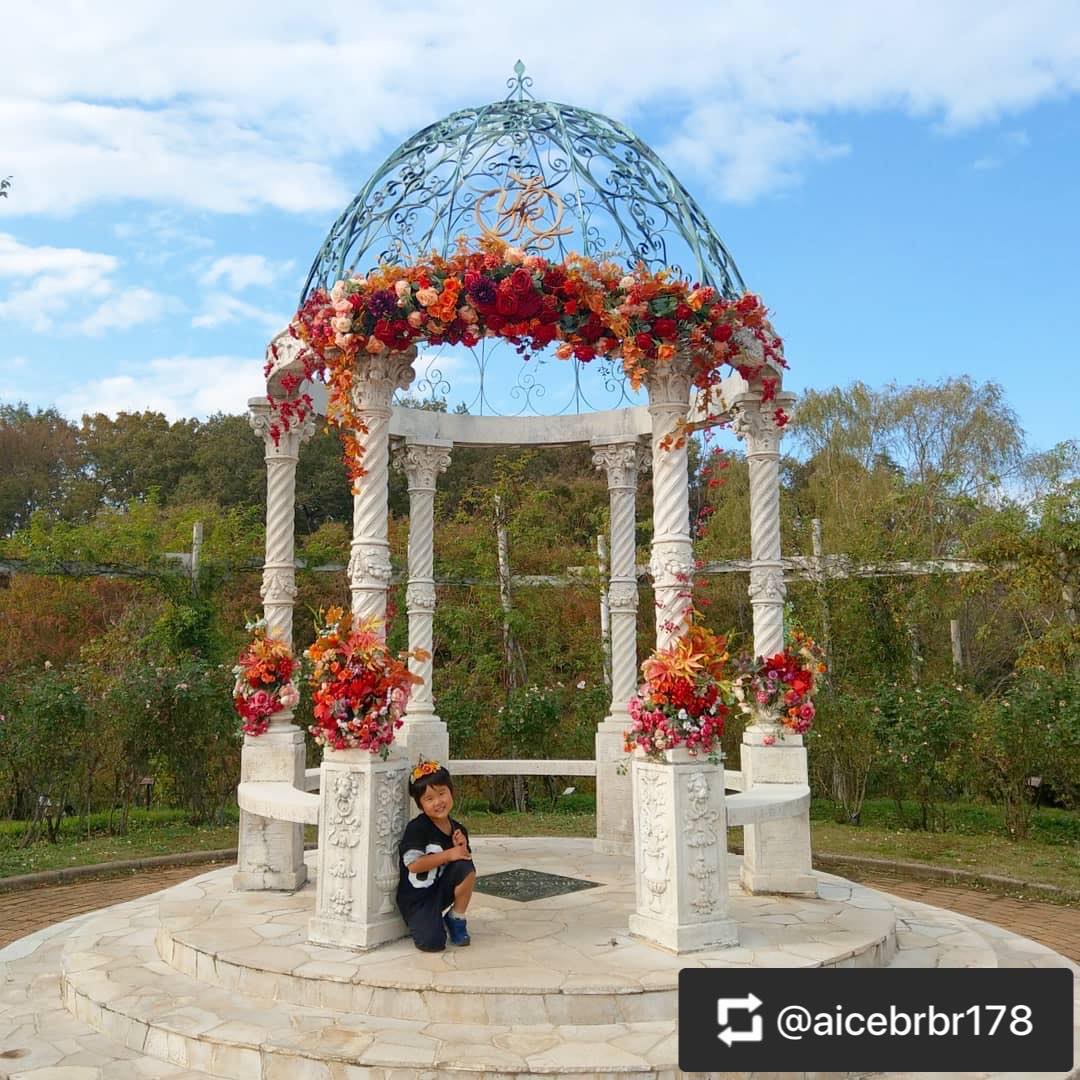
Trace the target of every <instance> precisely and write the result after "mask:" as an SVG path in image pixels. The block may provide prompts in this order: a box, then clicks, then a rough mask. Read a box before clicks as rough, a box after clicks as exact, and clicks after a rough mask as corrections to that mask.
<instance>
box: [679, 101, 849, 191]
mask: <svg viewBox="0 0 1080 1080" xmlns="http://www.w3.org/2000/svg"><path fill="white" fill-rule="evenodd" d="M848 151H849V148H848V147H847V146H844V145H838V144H830V143H827V142H825V141H824V140H823V139H822V138H821V137H820V136H819V135H818V134H817V132H816V131H815V130H814V128H813V127H812V126H811V125H810V124H809V123H808V122H807V121H805V120H792V119H785V118H782V117H777V116H768V115H760V116H753V115H750V114H749V113H747V112H746V110H745V109H741V108H737V107H733V106H730V105H705V106H702V107H700V108H697V109H694V111H693V112H691V113H690V114H689V116H687V118H686V119H685V120H684V121H683V124H682V126H681V128H680V130H679V132H678V134H677V135H676V136H675V137H674V138H673V139H671V140H670V141H669V142H668V144H667V146H665V147H662V148H661V156H663V157H666V158H667V159H669V160H670V162H671V164H672V166H673V167H675V168H678V166H680V165H685V166H687V167H688V168H689V169H691V170H693V171H694V172H696V173H699V174H712V175H713V176H714V183H716V184H717V187H718V191H717V193H718V194H719V195H720V196H721V197H723V198H724V199H727V200H729V201H731V202H748V201H750V200H751V199H754V198H756V197H757V196H759V195H761V194H763V193H766V192H770V191H779V190H782V189H784V188H787V187H791V186H792V185H793V184H796V183H798V181H799V180H800V179H801V177H802V172H803V169H804V168H805V166H806V164H807V163H809V162H811V161H825V160H828V159H829V158H834V157H839V156H842V155H844V154H846V153H848Z"/></svg>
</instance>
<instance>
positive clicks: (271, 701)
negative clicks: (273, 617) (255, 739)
mask: <svg viewBox="0 0 1080 1080" xmlns="http://www.w3.org/2000/svg"><path fill="white" fill-rule="evenodd" d="M246 629H248V630H250V631H252V632H253V634H254V636H253V638H252V640H251V641H250V642H249V643H248V645H246V646H245V647H244V651H243V652H242V653H241V654H240V658H239V659H238V660H237V663H236V666H235V667H234V668H233V669H232V670H233V675H235V676H236V683H235V684H234V686H233V707H234V708H235V709H236V711H237V713H238V714H239V716H240V718H241V720H243V722H244V723H243V731H244V734H245V735H262V734H263V733H264V732H265V731H266V729H267V728H268V727H269V726H270V717H271V716H272V715H273V714H274V713H276V712H280V711H281V710H283V709H292V708H294V707H295V706H296V705H297V704H298V703H299V701H300V691H299V690H298V689H297V687H296V683H295V682H293V675H294V674H295V672H296V668H297V661H296V658H295V657H294V656H293V654H292V649H290V648H289V646H288V645H286V644H285V642H284V641H279V640H277V639H276V638H271V637H267V636H266V622H265V621H264V620H261V619H260V620H259V621H258V622H255V623H249V624H248V625H247V627H246Z"/></svg>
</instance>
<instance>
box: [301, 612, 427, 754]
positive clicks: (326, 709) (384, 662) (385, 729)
mask: <svg viewBox="0 0 1080 1080" xmlns="http://www.w3.org/2000/svg"><path fill="white" fill-rule="evenodd" d="M320 621H322V619H321V613H320ZM379 626H380V623H379V621H378V620H377V619H370V620H367V621H365V622H362V623H360V624H358V625H356V626H354V625H353V621H352V616H351V615H349V614H348V613H346V612H344V611H342V609H341V608H331V609H330V610H329V611H328V612H327V613H326V617H325V622H324V623H323V625H322V626H320V627H319V630H318V636H317V637H316V639H315V641H314V642H313V643H312V645H311V647H310V648H309V649H307V650H306V651H305V652H304V656H306V657H307V658H308V659H309V660H310V661H311V662H312V664H313V665H314V666H313V669H312V672H311V675H310V676H309V680H308V681H309V685H310V687H311V692H312V711H313V713H314V716H315V723H314V724H312V726H311V727H310V728H309V729H308V730H309V731H310V732H311V734H312V736H313V737H314V739H315V741H316V742H317V743H318V744H319V745H320V746H329V747H332V748H333V749H335V750H369V751H370V752H371V753H373V754H378V755H379V756H380V757H381V758H383V759H385V758H386V757H387V756H388V755H389V753H390V746H391V744H392V743H393V741H394V734H395V732H396V731H397V729H398V728H400V727H401V725H402V722H403V721H402V719H401V716H402V713H404V711H405V706H406V704H407V703H408V700H409V693H410V691H411V689H412V687H413V686H414V685H416V684H417V683H420V682H422V681H423V680H422V679H420V677H419V676H417V675H413V674H412V672H410V671H409V669H408V667H407V666H406V664H405V661H406V660H407V659H408V658H409V657H410V656H412V657H415V658H416V659H427V654H426V653H422V652H421V651H420V650H415V651H414V652H411V653H402V654H400V655H399V656H397V657H395V656H392V655H391V653H390V651H389V649H387V647H386V643H385V642H384V641H383V639H382V638H381V636H380V635H379Z"/></svg>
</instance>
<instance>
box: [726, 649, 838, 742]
mask: <svg viewBox="0 0 1080 1080" xmlns="http://www.w3.org/2000/svg"><path fill="white" fill-rule="evenodd" d="M735 666H736V671H737V675H736V677H735V680H734V686H735V696H736V698H737V699H738V702H739V708H740V709H742V711H743V712H745V713H750V714H751V715H754V714H757V715H764V716H765V717H767V718H768V720H771V721H773V722H775V723H778V724H779V725H781V726H782V727H783V728H786V729H787V730H789V731H791V732H793V733H794V734H796V735H805V734H806V732H808V731H809V730H810V728H811V726H812V725H813V723H814V716H815V708H814V700H813V699H814V694H815V693H816V692H817V686H818V676H820V675H824V674H825V672H826V671H827V670H828V669H827V668H826V666H825V658H824V653H823V652H822V650H821V648H820V647H819V646H818V645H817V644H816V642H815V641H814V640H813V638H811V637H809V636H808V635H807V634H805V633H803V631H801V630H794V631H792V633H791V635H790V639H789V641H788V643H787V645H785V647H784V651H783V652H779V653H777V654H776V655H775V656H770V657H768V658H767V659H766V658H764V657H760V656H759V657H758V658H757V660H756V661H755V660H752V659H751V658H750V656H749V655H748V654H743V655H742V656H740V657H739V658H738V660H737V661H736V665H735ZM780 734H781V735H782V734H783V732H782V731H781V733H780Z"/></svg>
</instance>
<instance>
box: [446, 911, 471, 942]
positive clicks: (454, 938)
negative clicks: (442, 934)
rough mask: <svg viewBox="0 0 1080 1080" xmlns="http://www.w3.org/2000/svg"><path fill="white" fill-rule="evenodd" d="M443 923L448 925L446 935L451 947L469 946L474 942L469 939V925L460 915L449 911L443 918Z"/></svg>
mask: <svg viewBox="0 0 1080 1080" xmlns="http://www.w3.org/2000/svg"><path fill="white" fill-rule="evenodd" d="M443 922H444V923H446V933H447V935H448V936H449V938H450V944H451V945H468V944H469V943H470V942H471V941H472V938H471V937H469V924H468V923H467V922H466V921H465V920H464V919H463V918H462V917H461V916H460V915H455V914H454V913H453V911H448V912H447V913H446V914H445V915H444V916H443Z"/></svg>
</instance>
